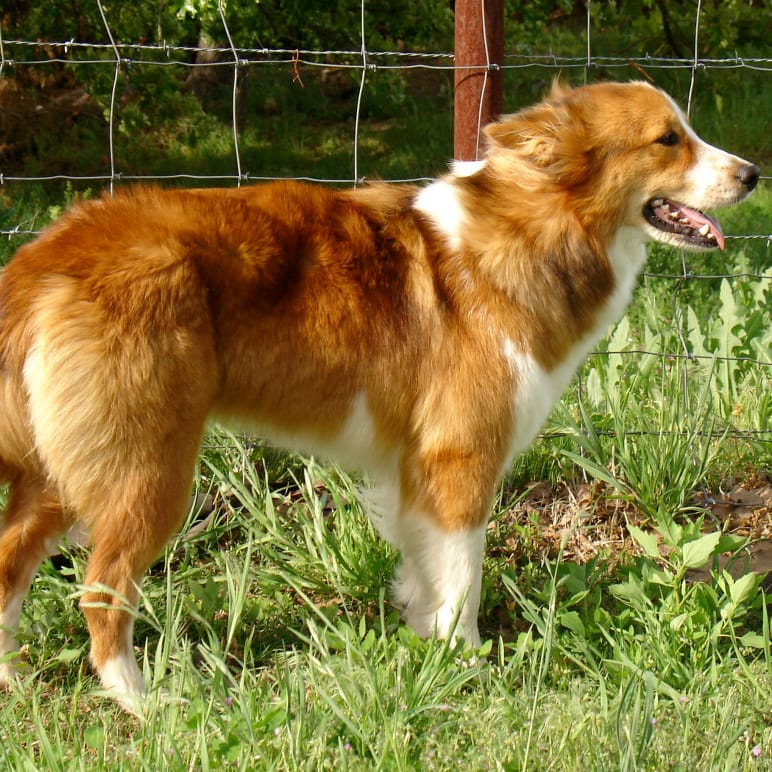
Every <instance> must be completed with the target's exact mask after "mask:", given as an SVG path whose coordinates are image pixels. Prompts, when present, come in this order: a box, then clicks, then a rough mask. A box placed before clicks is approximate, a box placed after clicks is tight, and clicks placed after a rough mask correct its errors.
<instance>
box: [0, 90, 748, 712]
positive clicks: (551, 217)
mask: <svg viewBox="0 0 772 772" xmlns="http://www.w3.org/2000/svg"><path fill="white" fill-rule="evenodd" d="M485 137H486V142H487V145H486V151H485V154H484V156H483V158H482V160H480V161H474V162H465V163H462V162H456V163H453V164H452V165H451V167H450V170H449V172H448V173H447V174H445V175H444V176H442V177H440V178H439V179H437V180H436V181H433V182H431V183H429V184H428V185H426V186H424V187H415V186H406V185H392V184H387V183H380V184H373V185H370V186H366V187H360V188H356V189H351V190H342V191H341V190H338V191H335V190H331V189H328V188H325V187H322V186H312V185H306V184H300V183H297V182H289V181H284V182H275V183H268V184H262V185H256V186H249V187H241V188H238V189H227V190H224V189H223V190H215V189H209V190H161V189H158V188H152V187H151V188H135V189H129V190H125V191H119V192H117V193H116V194H115V195H114V196H108V195H105V196H102V197H101V198H98V199H96V200H92V201H88V202H85V203H79V204H77V205H76V206H74V207H73V208H72V209H70V210H69V211H68V212H67V213H65V214H64V215H63V216H62V217H61V219H59V220H58V222H56V223H54V224H53V225H51V226H50V227H48V228H47V229H46V230H45V231H44V232H43V233H42V234H41V235H40V236H38V237H37V239H35V240H34V241H32V242H30V243H28V244H26V245H24V246H22V247H21V248H20V249H19V250H18V252H17V253H16V255H15V256H14V257H13V258H12V260H11V261H10V262H9V264H8V266H7V267H6V268H5V270H4V272H3V273H2V277H1V278H0V411H2V416H3V421H2V425H0V478H1V479H2V480H3V481H4V482H5V483H7V484H8V485H9V494H8V505H7V508H6V510H5V513H4V516H3V521H2V523H3V524H2V531H1V532H0V630H1V632H0V655H7V656H4V657H3V659H2V661H1V663H0V682H2V683H3V684H6V685H7V684H8V683H9V682H10V680H11V679H12V678H13V677H14V666H13V664H14V663H13V661H12V660H13V659H14V657H13V656H12V652H14V651H15V648H16V641H15V639H14V635H15V632H16V629H17V627H18V622H19V616H20V611H21V606H22V601H23V598H24V596H25V594H26V592H27V590H28V587H29V585H30V583H31V581H32V578H33V575H34V573H35V571H36V569H37V567H38V564H39V562H40V561H41V560H42V559H43V557H44V556H45V555H46V553H47V550H48V548H49V547H50V546H51V545H52V544H54V543H55V542H56V540H57V539H58V538H59V537H60V536H61V534H63V533H65V532H66V531H67V530H68V529H69V528H70V527H71V526H73V524H76V523H82V524H85V526H87V528H88V530H89V532H90V538H91V543H92V545H93V546H92V552H91V555H90V559H89V561H88V566H87V572H86V578H85V581H86V585H87V587H88V591H87V592H86V593H85V594H84V595H83V596H82V599H81V606H82V609H83V612H84V614H85V617H86V620H87V623H88V628H89V632H90V638H91V654H90V657H91V662H92V664H93V666H94V668H95V670H96V672H97V674H98V676H99V678H100V679H101V683H102V685H103V687H104V689H105V690H107V692H109V693H110V694H111V695H113V696H115V698H116V699H118V700H119V701H120V702H121V703H122V704H123V705H124V706H125V707H126V708H128V709H129V710H138V709H139V708H140V706H141V705H142V695H143V691H144V684H143V679H142V676H141V673H140V670H139V668H138V666H137V663H136V661H135V658H134V654H133V651H132V635H133V617H132V615H131V614H130V613H128V612H127V610H126V605H125V604H126V603H127V602H128V603H129V604H135V603H136V602H137V599H138V587H139V584H140V581H141V579H142V576H143V574H144V573H145V571H146V569H147V568H148V566H149V565H150V564H151V562H152V561H153V560H154V559H155V558H156V557H157V555H158V553H159V552H160V551H161V550H162V548H163V546H164V544H165V543H166V542H167V540H168V539H169V538H170V536H171V535H172V534H173V533H174V532H175V529H177V528H178V527H179V526H180V524H181V521H182V519H183V517H184V514H185V509H186V502H187V501H188V497H189V493H190V486H191V480H192V478H193V474H194V466H195V462H196V457H197V453H198V449H199V444H200V441H201V437H202V433H203V431H204V428H205V425H206V423H207V421H210V420H216V421H219V422H225V423H234V422H235V424H237V425H238V426H239V427H244V426H249V427H250V428H251V430H252V431H254V432H257V433H259V434H260V435H262V436H264V437H266V438H269V439H270V440H271V441H272V442H274V443H276V444H279V445H282V446H287V447H292V448H299V449H303V450H305V451H308V452H313V453H319V454H322V455H324V456H326V457H329V458H332V459H335V460H337V461H339V462H341V463H342V464H343V465H348V466H352V467H357V468H363V469H364V470H366V471H367V473H368V474H369V475H370V479H371V480H372V481H373V488H372V490H371V491H370V492H369V495H368V496H367V498H368V499H369V508H368V511H369V513H370V516H371V518H372V519H373V521H374V522H375V524H376V526H377V529H378V530H379V532H380V533H381V534H382V535H383V536H384V537H385V538H386V539H388V540H389V541H390V542H391V543H392V544H394V546H395V547H396V548H397V549H398V550H399V551H400V553H401V563H400V565H399V567H398V569H397V575H396V578H395V581H394V586H393V599H394V603H395V604H396V605H397V606H399V607H400V608H401V609H402V611H403V615H404V618H405V621H406V622H407V624H409V625H410V626H411V627H412V628H413V629H414V630H415V631H416V632H417V633H418V634H419V635H421V636H432V635H436V636H438V637H440V638H447V637H451V638H454V639H455V638H458V639H463V640H464V641H465V642H467V643H468V644H470V645H472V646H478V645H479V644H480V636H479V633H478V629H477V613H478V606H479V599H480V583H481V571H482V559H483V550H484V541H485V531H486V523H487V519H488V516H489V508H490V505H491V501H492V498H493V496H494V492H495V488H496V486H497V484H498V482H499V480H500V478H501V477H502V475H503V474H504V473H505V471H506V470H507V469H508V467H509V466H510V464H511V462H512V459H513V457H514V456H515V455H516V454H518V453H520V452H521V451H523V450H524V449H525V448H527V447H528V445H529V444H530V443H531V442H532V440H533V438H534V436H535V435H536V433H537V432H538V430H539V428H540V426H541V424H542V422H543V421H544V420H545V418H546V417H547V414H548V413H549V411H550V409H551V407H552V406H553V404H554V402H555V401H556V400H557V399H558V398H559V396H560V395H561V393H562V392H563V390H564V389H565V388H566V387H567V385H568V383H569V381H570V379H571V377H572V375H573V373H574V371H575V370H576V369H577V367H578V366H579V364H580V363H581V362H582V360H583V358H584V357H585V356H586V354H587V353H588V352H589V351H590V349H591V347H592V346H593V344H594V343H595V342H596V341H597V340H598V339H599V338H600V337H601V336H602V335H603V334H604V332H605V331H606V330H607V329H608V327H609V325H611V324H612V323H613V322H615V321H616V320H617V319H618V318H619V317H620V316H621V315H622V314H623V312H624V310H625V308H626V306H627V305H628V303H629V301H630V298H631V294H632V292H633V288H634V285H635V283H636V278H637V276H638V274H639V272H640V271H641V269H642V267H643V264H644V259H645V243H646V242H647V241H652V240H653V241H658V242H662V243H665V244H671V245H673V246H675V247H679V248H683V249H689V250H692V249H697V250H709V249H720V248H723V247H724V236H723V234H722V231H721V227H720V225H719V223H718V221H717V220H716V219H714V218H713V217H712V216H710V215H707V214H704V213H703V211H702V210H704V209H712V208H716V207H723V206H726V205H730V204H734V203H736V202H739V201H741V200H742V199H743V198H745V197H746V196H747V195H748V194H749V193H750V192H751V191H752V190H753V188H754V187H755V186H756V183H757V181H758V178H759V169H758V167H757V166H755V165H754V164H752V163H749V162H748V161H745V160H743V159H741V158H739V157H737V156H734V155H730V154H729V153H726V152H724V151H722V150H719V149H717V148H715V147H712V146H710V145H708V144H707V143H705V142H704V141H703V140H701V139H700V138H699V137H698V136H697V135H696V134H695V132H694V131H693V130H692V129H691V128H690V127H689V125H688V123H687V120H686V118H685V116H684V113H683V112H682V111H681V110H680V109H679V107H678V106H677V105H676V103H675V102H674V101H673V100H672V99H671V98H670V97H669V96H667V95H666V94H665V93H663V92H662V91H660V90H658V89H657V88H655V87H654V86H651V85H649V84H647V83H640V82H630V83H624V84H620V83H601V84H594V85H589V86H584V87H580V88H576V89H571V88H569V87H567V86H564V85H561V84H555V85H554V86H553V88H552V90H551V92H550V93H549V95H548V96H547V97H546V98H545V99H544V101H543V102H541V103H540V104H537V105H535V106H533V107H529V108H527V109H524V110H522V111H521V112H518V113H516V114H514V115H510V116H505V117H503V118H502V119H501V120H499V121H497V122H494V123H492V124H490V125H489V126H487V128H486V129H485Z"/></svg>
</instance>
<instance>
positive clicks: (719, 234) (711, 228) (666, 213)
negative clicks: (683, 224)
mask: <svg viewBox="0 0 772 772" xmlns="http://www.w3.org/2000/svg"><path fill="white" fill-rule="evenodd" d="M657 208H658V209H661V210H662V211H661V212H657V214H658V215H659V216H660V217H662V219H663V220H666V219H668V218H673V215H674V214H677V215H678V219H679V220H688V221H689V222H688V225H689V227H690V228H694V230H696V231H699V232H701V235H703V236H707V235H708V234H712V235H713V238H714V239H715V240H716V245H717V246H718V248H719V249H723V248H724V244H725V241H724V233H723V231H722V230H721V225H720V223H719V222H718V220H717V219H716V218H715V217H711V216H710V215H709V214H705V213H704V212H700V211H699V209H692V208H691V207H689V206H686V205H685V204H679V203H677V202H676V201H665V202H664V203H663V205H662V206H661V207H657ZM674 219H675V218H674ZM705 228H707V230H704V229H705ZM703 230H704V232H702V231H703Z"/></svg>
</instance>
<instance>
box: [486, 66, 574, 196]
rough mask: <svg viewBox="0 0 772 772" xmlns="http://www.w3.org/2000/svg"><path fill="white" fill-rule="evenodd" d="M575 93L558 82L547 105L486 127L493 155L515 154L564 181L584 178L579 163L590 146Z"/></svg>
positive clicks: (489, 151) (537, 106)
mask: <svg viewBox="0 0 772 772" xmlns="http://www.w3.org/2000/svg"><path fill="white" fill-rule="evenodd" d="M575 93H576V92H575V90H574V89H571V88H568V87H567V86H565V85H563V84H562V83H560V82H559V81H557V80H556V81H555V82H554V83H553V85H552V89H551V91H550V93H549V95H548V96H547V98H546V99H545V100H544V101H543V102H540V103H539V104H537V105H534V106H533V107H528V108H526V109H525V110H521V111H520V112H519V113H514V114H513V115H506V116H504V117H502V118H501V119H500V120H498V121H496V122H495V123H491V124H489V125H488V126H486V128H485V137H486V139H487V143H488V153H489V155H491V154H492V155H495V154H496V153H497V152H498V151H501V150H503V151H505V152H506V151H510V152H514V153H516V154H517V155H518V156H519V157H521V158H522V159H524V160H526V161H527V162H528V163H529V165H531V166H533V167H536V168H537V169H542V170H544V171H545V172H547V173H550V174H553V175H556V176H557V178H559V179H561V180H563V181H565V180H566V178H567V177H575V176H576V175H577V173H579V174H581V169H579V168H578V167H577V161H578V160H579V159H581V158H582V157H583V155H584V152H583V151H584V149H585V148H586V143H585V131H584V126H583V123H582V121H581V119H580V114H579V110H577V109H576V107H577V106H576V105H575V104H574V99H573V97H574V94H575Z"/></svg>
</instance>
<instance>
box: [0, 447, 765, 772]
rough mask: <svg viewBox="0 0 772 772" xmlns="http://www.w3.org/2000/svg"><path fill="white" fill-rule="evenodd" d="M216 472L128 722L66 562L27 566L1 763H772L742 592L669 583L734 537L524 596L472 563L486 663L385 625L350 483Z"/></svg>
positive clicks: (245, 465) (146, 607) (179, 557)
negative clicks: (495, 628)
mask: <svg viewBox="0 0 772 772" xmlns="http://www.w3.org/2000/svg"><path fill="white" fill-rule="evenodd" d="M210 454H211V452H210ZM214 456H215V457H216V458H210V459H209V460H208V461H207V462H206V464H205V466H206V469H205V470H204V471H202V475H201V478H200V481H201V483H202V484H205V485H206V489H207V490H209V491H212V492H216V498H217V501H218V510H219V514H218V517H217V518H215V519H214V521H213V522H212V523H211V524H210V525H209V527H208V528H207V529H206V530H204V531H203V532H201V533H200V534H198V535H197V536H196V537H195V538H191V539H185V538H180V539H178V540H177V542H175V543H174V544H172V545H170V547H169V549H168V550H167V552H166V554H165V556H164V558H163V560H162V561H160V562H159V564H158V565H157V566H156V567H155V568H154V569H153V571H152V574H151V576H150V578H149V579H148V580H147V582H146V583H145V586H144V596H143V603H142V607H141V610H140V615H139V618H138V620H137V633H138V634H137V643H138V644H139V645H140V646H141V647H142V648H143V650H142V652H141V654H142V657H143V660H144V668H145V677H146V680H147V682H148V683H149V684H150V685H151V696H150V701H151V707H150V710H149V713H148V717H147V719H146V720H145V721H143V722H141V721H138V720H136V719H134V718H132V717H130V716H127V715H124V714H123V713H121V712H120V711H119V710H118V709H117V708H116V707H115V706H113V705H112V703H110V702H109V701H107V700H103V699H100V698H99V697H98V695H97V694H96V693H95V692H96V690H97V684H96V682H95V681H94V679H93V678H92V676H91V675H90V673H89V672H88V669H87V668H86V667H85V665H84V664H83V657H82V656H81V654H82V652H83V651H84V650H85V646H86V638H85V630H84V627H83V625H82V624H81V623H80V620H79V617H78V614H77V612H76V611H75V604H74V598H73V596H74V595H77V586H78V585H77V581H78V579H79V577H80V576H81V575H82V570H83V557H82V555H80V554H79V553H77V552H75V553H73V554H72V555H71V558H72V564H73V569H72V573H71V575H70V576H68V575H67V574H66V573H65V575H64V576H63V575H62V574H61V573H59V572H57V571H55V570H53V568H52V567H51V566H50V565H49V566H47V567H46V568H45V570H44V571H43V572H42V573H41V575H40V577H39V578H38V579H37V580H36V583H35V588H34V591H33V593H32V596H31V598H30V600H29V602H28V604H27V606H26V610H25V615H24V622H23V626H22V627H23V630H22V636H21V640H22V643H23V644H26V647H27V649H26V650H27V658H28V667H29V675H28V676H26V677H25V678H24V680H22V682H21V683H20V684H19V685H18V686H16V687H15V688H14V689H13V691H12V692H11V693H10V694H9V695H8V696H7V697H6V698H5V700H4V702H3V705H2V707H0V736H2V745H0V760H1V761H2V762H5V766H6V767H7V768H9V769H40V768H46V769H89V770H96V769H108V768H110V769H115V768H121V769H124V768H125V769H153V770H157V769H221V768H232V769H245V770H246V769H258V768H259V769H449V768H469V769H527V768H528V769H566V770H570V769H576V768H579V766H581V767H582V768H586V769H604V770H605V769H613V768H622V769H662V768H666V767H667V768H671V769H685V768H687V767H692V768H698V769H715V768H726V769H760V768H765V767H766V765H767V764H768V763H769V750H770V748H772V726H770V723H771V719H772V716H770V713H769V702H768V695H769V690H770V688H772V656H771V655H770V647H769V616H768V613H767V611H766V606H765V598H764V595H763V591H762V590H761V589H760V582H759V578H758V577H756V576H755V575H749V577H748V578H746V579H738V580H734V579H731V577H729V576H728V575H724V574H722V573H720V572H716V573H715V575H714V578H713V581H711V582H710V583H707V584H695V583H691V582H688V581H687V580H686V578H685V576H686V570H687V569H688V568H690V567H694V566H699V565H704V564H705V563H706V562H709V561H710V560H711V559H712V557H713V556H714V555H715V554H717V552H718V551H725V550H727V549H734V548H736V547H737V546H738V542H737V541H736V540H731V539H730V538H729V537H724V539H725V540H727V539H728V540H729V541H727V542H726V543H724V544H719V543H718V540H717V539H715V538H714V537H713V536H712V535H708V536H703V535H701V531H700V529H699V528H698V527H693V526H682V527H681V530H680V532H678V533H675V532H673V533H670V534H669V535H668V536H667V537H661V538H667V539H669V540H670V544H669V546H670V553H669V556H668V558H667V560H665V561H663V560H662V559H661V558H660V557H659V550H658V549H657V548H656V545H655V543H654V542H653V541H652V539H653V537H652V536H651V532H649V531H644V530H640V532H635V533H636V535H637V536H638V538H639V539H640V549H639V550H638V552H639V553H640V554H639V555H638V556H637V557H628V559H627V561H626V563H625V565H624V567H623V568H621V567H618V568H617V569H615V570H613V571H611V570H609V569H608V568H607V567H603V566H601V565H597V566H594V567H588V566H586V565H585V566H580V565H579V564H578V563H575V562H572V561H569V560H566V559H565V558H564V556H563V555H561V554H558V555H557V556H556V557H555V558H554V559H549V560H545V561H543V562H540V563H539V564H538V565H536V566H532V570H530V571H525V572H523V574H524V577H525V578H523V576H522V575H521V574H520V572H518V571H516V570H514V568H513V566H512V565H511V562H510V559H509V558H507V557H504V556H502V555H501V554H499V556H498V557H495V556H494V557H491V558H489V559H488V561H487V564H486V584H487V587H486V601H485V602H486V606H487V608H486V612H485V615H484V616H485V617H486V618H487V619H488V620H489V621H490V617H491V615H492V614H495V616H496V619H497V624H498V625H500V626H502V627H505V628H507V629H508V630H509V633H508V634H507V635H506V637H505V636H496V635H492V634H491V629H490V626H489V628H488V630H487V631H486V632H487V633H488V636H487V643H486V644H484V647H483V648H484V650H483V652H482V653H483V654H487V658H488V659H487V662H483V661H481V660H479V659H470V658H469V655H468V653H465V652H463V651H462V650H460V649H452V648H451V647H449V646H448V645H447V644H446V643H442V642H435V641H422V640H419V639H417V638H416V637H415V636H414V635H413V634H412V633H411V632H410V631H409V630H408V629H406V628H404V627H402V626H400V625H399V622H398V619H397V616H396V614H395V613H394V612H393V611H392V610H391V609H390V608H389V605H388V599H387V597H385V594H384V590H383V587H384V583H385V582H386V580H387V578H388V576H389V574H390V572H391V569H392V567H393V564H394V560H395V555H393V554H392V553H391V551H390V550H389V549H388V548H386V547H385V546H383V544H382V543H380V542H378V541H377V540H376V537H375V535H374V534H373V532H372V530H371V529H370V526H369V524H368V523H367V520H366V518H365V517H364V516H363V514H362V513H361V511H360V509H359V507H358V505H357V504H356V502H355V501H354V500H353V498H352V497H351V484H350V481H349V479H348V478H347V477H346V476H344V475H342V474H339V473H337V472H334V471H329V470H327V469H323V468H321V467H318V466H317V465H316V464H314V463H313V462H308V461H303V462H302V463H301V462H300V460H298V459H294V458H290V459H289V460H288V459H287V458H286V457H282V458H279V459H277V458H276V457H273V456H271V455H270V454H269V455H268V456H265V455H264V453H263V451H262V450H260V449H254V448H243V447H242V448H238V445H237V444H235V443H232V442H229V449H228V451H227V452H226V453H224V454H223V455H220V454H219V452H218V453H215V454H214ZM234 461H237V462H238V463H234ZM265 464H268V465H269V467H266V465H265ZM277 469H278V470H279V471H278V477H277V478H276V479H274V481H273V484H272V486H271V487H270V488H269V487H267V486H266V484H265V479H266V477H267V476H270V475H271V474H273V473H274V472H276V471H277ZM331 508H334V509H335V517H334V518H333V517H330V512H331ZM279 515H280V516H279ZM497 515H498V517H499V519H500V518H501V517H502V516H503V515H504V510H503V508H501V509H500V510H499V512H498V513H497ZM730 542H731V543H730ZM279 554H281V556H282V558H283V559H282V560H281V561H280V562H277V557H278V556H279ZM364 555H367V556H368V559H367V560H363V559H362V556H364ZM520 559H521V560H525V561H528V560H529V559H530V558H529V556H528V555H521V556H520ZM484 636H485V633H484ZM162 690H165V691H162ZM757 753H758V754H759V755H758V756H757V755H755V754H757Z"/></svg>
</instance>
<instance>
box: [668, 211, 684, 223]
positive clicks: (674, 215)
mask: <svg viewBox="0 0 772 772" xmlns="http://www.w3.org/2000/svg"><path fill="white" fill-rule="evenodd" d="M668 215H669V216H670V217H672V218H673V219H674V220H678V219H679V218H680V217H681V215H680V214H679V213H678V212H675V211H674V212H668ZM687 222H688V221H687Z"/></svg>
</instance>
